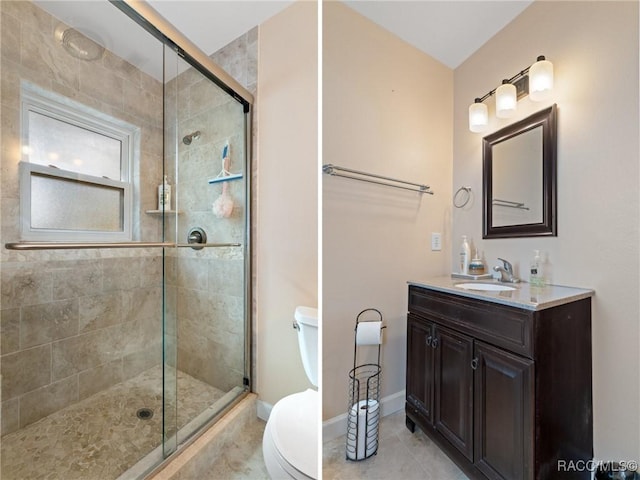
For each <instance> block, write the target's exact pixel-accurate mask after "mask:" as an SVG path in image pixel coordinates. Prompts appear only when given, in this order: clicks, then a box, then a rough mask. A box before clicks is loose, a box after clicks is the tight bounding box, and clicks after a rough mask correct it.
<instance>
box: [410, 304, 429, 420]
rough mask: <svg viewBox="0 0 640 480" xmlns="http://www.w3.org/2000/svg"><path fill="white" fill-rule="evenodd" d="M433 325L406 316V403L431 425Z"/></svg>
mask: <svg viewBox="0 0 640 480" xmlns="http://www.w3.org/2000/svg"><path fill="white" fill-rule="evenodd" d="M432 341H433V324H430V323H427V322H424V321H421V320H418V319H416V318H415V317H413V316H412V315H409V316H408V321H407V402H408V403H409V404H411V405H412V406H413V407H414V408H416V409H418V410H419V411H420V414H421V415H422V416H424V417H426V418H427V420H428V421H429V423H433V408H432V405H433V348H432V347H431V344H432Z"/></svg>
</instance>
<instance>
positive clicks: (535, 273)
mask: <svg viewBox="0 0 640 480" xmlns="http://www.w3.org/2000/svg"><path fill="white" fill-rule="evenodd" d="M533 253H534V255H533V259H532V260H531V266H530V268H529V283H530V284H531V286H532V287H544V284H545V282H544V275H543V273H542V261H541V260H540V250H534V251H533Z"/></svg>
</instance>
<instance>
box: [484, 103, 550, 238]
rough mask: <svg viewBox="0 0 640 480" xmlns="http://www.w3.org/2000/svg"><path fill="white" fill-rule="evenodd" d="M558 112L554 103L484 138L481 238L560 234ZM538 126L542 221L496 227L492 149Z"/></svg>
mask: <svg viewBox="0 0 640 480" xmlns="http://www.w3.org/2000/svg"><path fill="white" fill-rule="evenodd" d="M556 110H557V108H556V105H555V104H554V105H552V106H550V107H549V108H545V109H544V110H541V111H539V112H537V113H534V114H533V115H531V116H529V117H527V118H525V119H523V120H520V121H518V122H516V123H514V124H512V125H509V126H507V127H504V128H503V129H501V130H498V131H497V132H494V133H492V134H491V135H487V136H486V137H484V138H483V139H482V164H483V166H482V200H483V208H482V238H513V237H537V236H552V237H555V236H557V235H558V225H557V221H558V218H557V217H558V215H557V194H556V188H557V185H556V169H557V160H556V150H557V132H556V129H557V121H556V116H557V113H556ZM539 126H542V158H541V159H540V160H541V162H542V202H543V205H542V222H541V223H531V224H523V225H504V226H499V227H493V226H492V224H493V210H492V203H493V195H492V191H493V190H492V188H493V185H492V182H493V180H492V178H493V146H494V145H496V144H498V143H500V142H504V141H505V140H508V139H510V138H513V137H515V136H517V135H521V134H523V133H525V132H527V131H529V130H531V129H533V128H537V127H539Z"/></svg>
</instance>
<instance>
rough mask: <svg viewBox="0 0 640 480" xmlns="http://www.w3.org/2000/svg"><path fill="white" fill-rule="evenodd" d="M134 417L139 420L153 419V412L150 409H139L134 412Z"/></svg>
mask: <svg viewBox="0 0 640 480" xmlns="http://www.w3.org/2000/svg"><path fill="white" fill-rule="evenodd" d="M136 417H138V418H139V419H140V420H150V419H151V417H153V410H151V409H150V408H141V409H140V410H138V411H137V412H136Z"/></svg>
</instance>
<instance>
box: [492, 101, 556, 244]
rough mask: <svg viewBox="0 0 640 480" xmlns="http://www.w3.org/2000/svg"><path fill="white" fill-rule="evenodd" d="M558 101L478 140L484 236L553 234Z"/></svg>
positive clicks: (554, 230) (554, 229)
mask: <svg viewBox="0 0 640 480" xmlns="http://www.w3.org/2000/svg"><path fill="white" fill-rule="evenodd" d="M556 143H557V138H556V106H555V105H552V106H551V107H549V108H546V109H544V110H542V111H540V112H537V113H534V114H533V115H531V116H529V117H527V118H525V119H524V120H520V121H519V122H516V123H514V124H512V125H509V126H507V127H505V128H503V129H501V130H498V131H497V132H495V133H492V134H491V135H488V136H486V137H484V138H483V140H482V159H483V212H482V216H483V232H482V233H483V235H482V238H510V237H535V236H556V235H557V215H556V211H557V205H556Z"/></svg>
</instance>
